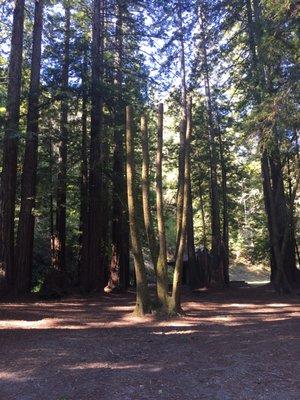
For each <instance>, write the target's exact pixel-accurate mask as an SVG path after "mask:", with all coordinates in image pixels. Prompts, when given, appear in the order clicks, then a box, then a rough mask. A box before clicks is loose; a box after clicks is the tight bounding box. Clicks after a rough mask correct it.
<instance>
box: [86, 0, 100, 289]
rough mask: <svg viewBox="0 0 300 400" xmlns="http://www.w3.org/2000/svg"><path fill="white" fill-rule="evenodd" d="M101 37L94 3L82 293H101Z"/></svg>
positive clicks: (98, 17)
mask: <svg viewBox="0 0 300 400" xmlns="http://www.w3.org/2000/svg"><path fill="white" fill-rule="evenodd" d="M103 37H104V0H94V2H93V39H92V88H91V98H92V112H91V143H90V168H89V232H88V234H89V236H88V243H89V253H88V270H87V275H86V279H85V285H84V286H85V289H86V290H94V289H101V288H102V287H103V283H104V269H103V254H102V252H101V250H102V249H101V245H102V235H101V234H102V215H101V209H102V207H101V187H102V179H101V177H102V163H101V142H102V133H103V93H102V89H101V85H102V82H103Z"/></svg>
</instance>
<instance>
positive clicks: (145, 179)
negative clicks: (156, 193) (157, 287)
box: [141, 115, 158, 271]
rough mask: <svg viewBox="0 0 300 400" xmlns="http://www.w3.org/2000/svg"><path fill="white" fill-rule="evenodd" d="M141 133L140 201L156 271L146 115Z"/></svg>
mask: <svg viewBox="0 0 300 400" xmlns="http://www.w3.org/2000/svg"><path fill="white" fill-rule="evenodd" d="M141 133H142V155H143V162H142V200H143V215H144V224H145V230H146V236H147V241H148V246H149V250H150V255H151V261H152V263H153V266H154V269H155V271H156V265H157V258H158V246H157V241H156V237H155V232H154V227H153V218H152V214H151V206H150V178H149V169H150V158H149V145H148V141H149V138H148V122H147V117H146V115H142V117H141Z"/></svg>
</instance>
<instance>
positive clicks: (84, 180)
mask: <svg viewBox="0 0 300 400" xmlns="http://www.w3.org/2000/svg"><path fill="white" fill-rule="evenodd" d="M87 75H88V58H87V51H86V50H85V53H84V59H83V66H82V77H81V79H82V109H81V177H80V220H79V258H78V279H79V283H80V284H82V283H83V282H82V281H83V277H84V269H85V268H86V267H87V266H86V265H85V261H86V259H87V251H88V249H87V246H88V243H87V231H88V154H87V153H88V151H87V149H88V132H87V118H88V76H87Z"/></svg>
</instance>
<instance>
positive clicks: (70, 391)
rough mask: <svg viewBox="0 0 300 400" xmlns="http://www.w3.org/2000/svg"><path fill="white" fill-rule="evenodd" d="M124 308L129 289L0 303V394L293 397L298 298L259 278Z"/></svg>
mask: <svg viewBox="0 0 300 400" xmlns="http://www.w3.org/2000/svg"><path fill="white" fill-rule="evenodd" d="M183 300H184V301H183V307H184V309H185V311H186V315H185V316H184V317H181V318H175V319H170V320H167V321H162V320H159V319H157V318H155V316H148V317H146V318H142V319H136V318H134V317H132V314H131V312H132V310H133V307H134V301H135V296H134V293H128V294H124V295H110V296H103V297H101V298H98V297H89V298H82V297H70V298H68V299H65V300H62V301H57V302H56V301H55V302H24V303H18V304H9V303H5V304H2V305H1V314H0V316H1V318H0V329H1V332H0V346H1V360H0V399H1V400H29V399H30V400H41V399H43V400H63V399H64V400H106V399H108V400H114V399H122V400H142V399H145V400H146V399H153V400H157V399H163V400H172V399H178V400H185V399H186V400H190V399H213V400H223V399H224V400H225V399H232V400H246V399H247V400H253V399H265V400H293V399H294V400H296V399H299V390H300V387H299V372H300V363H299V333H300V329H299V328H300V325H299V319H297V318H299V311H300V308H299V301H298V298H297V296H295V297H292V296H274V293H273V292H272V291H271V289H270V288H269V287H268V286H264V287H248V288H240V289H231V290H227V291H224V292H218V293H217V292H208V291H200V292H197V293H194V294H188V293H184V296H183Z"/></svg>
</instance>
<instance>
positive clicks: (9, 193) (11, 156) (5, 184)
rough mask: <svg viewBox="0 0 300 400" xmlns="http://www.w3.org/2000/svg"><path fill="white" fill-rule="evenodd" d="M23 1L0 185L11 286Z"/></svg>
mask: <svg viewBox="0 0 300 400" xmlns="http://www.w3.org/2000/svg"><path fill="white" fill-rule="evenodd" d="M24 3H25V1H24V0H15V8H14V14H13V26H12V39H11V53H10V60H9V70H8V90H7V107H6V121H5V132H4V140H3V169H2V187H1V198H2V201H1V205H2V210H1V212H2V226H1V232H0V236H1V239H0V243H2V249H0V255H1V260H0V262H1V263H2V264H3V266H4V269H5V279H6V283H7V284H8V286H13V284H14V278H15V276H14V275H15V274H14V219H15V201H16V180H17V157H18V142H19V120H20V101H21V100H20V96H21V80H22V60H23V54H22V53H23V35H24Z"/></svg>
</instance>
